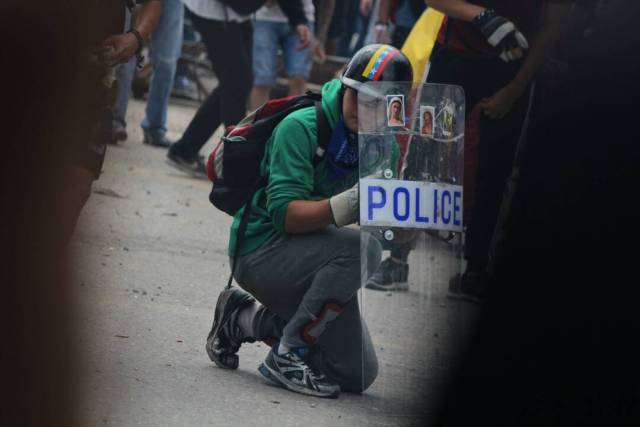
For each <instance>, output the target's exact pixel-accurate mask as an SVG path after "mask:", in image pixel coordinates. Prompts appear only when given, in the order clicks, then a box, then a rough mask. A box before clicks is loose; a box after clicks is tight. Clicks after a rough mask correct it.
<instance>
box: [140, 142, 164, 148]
mask: <svg viewBox="0 0 640 427" xmlns="http://www.w3.org/2000/svg"><path fill="white" fill-rule="evenodd" d="M142 143H143V144H145V145H150V146H152V147H156V148H169V146H170V145H171V144H169V145H162V144H153V143H151V142H148V141H142Z"/></svg>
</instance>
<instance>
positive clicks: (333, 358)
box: [235, 226, 382, 392]
mask: <svg viewBox="0 0 640 427" xmlns="http://www.w3.org/2000/svg"><path fill="white" fill-rule="evenodd" d="M363 248H367V260H366V262H365V263H362V264H363V265H366V270H367V271H363V272H362V273H363V274H366V275H367V277H368V276H369V275H371V274H372V273H373V272H374V271H375V269H376V268H377V266H378V265H379V264H380V258H381V251H382V249H381V247H380V244H379V243H377V241H372V242H367V243H366V244H363ZM363 268H364V267H363ZM360 270H361V263H360V232H359V231H358V230H355V229H350V228H340V229H338V228H336V227H334V226H329V227H327V228H325V229H324V230H321V231H317V232H314V233H308V234H276V235H274V236H273V237H271V238H270V239H269V240H268V241H267V242H265V243H264V244H263V245H262V246H261V247H260V248H259V249H258V250H256V251H254V252H252V253H249V254H247V255H244V256H242V257H240V258H239V259H238V265H237V267H236V272H235V279H236V281H237V282H238V283H239V284H240V286H241V287H242V288H243V289H244V290H246V291H247V292H249V293H251V294H252V295H253V296H254V297H255V298H256V299H257V300H258V301H260V303H262V304H257V303H256V304H254V306H252V307H248V308H246V309H244V310H243V311H242V312H241V313H239V315H238V323H239V326H240V327H241V329H242V330H243V332H244V333H245V334H246V335H248V336H251V337H252V338H254V339H257V340H265V341H269V339H278V340H281V341H282V343H283V344H284V345H286V346H288V347H298V346H308V345H309V343H310V342H309V339H310V337H311V339H313V338H317V341H316V342H315V344H316V345H315V348H316V349H317V350H319V351H317V352H315V355H316V357H315V358H314V360H313V362H312V363H313V364H317V366H318V367H319V368H320V369H322V371H323V372H324V373H325V374H326V375H328V376H329V377H330V378H332V379H333V380H335V381H336V382H337V383H338V384H340V386H341V388H342V390H343V391H347V392H361V391H363V390H365V389H366V388H367V387H369V386H370V385H371V384H372V383H373V381H374V380H375V378H376V376H377V374H378V361H377V358H376V354H375V350H374V348H373V344H372V342H371V337H370V335H369V331H368V329H367V326H366V324H365V323H364V321H363V320H362V318H361V316H360V310H359V308H358V300H357V295H356V293H357V291H358V289H359V288H360V275H361V271H360Z"/></svg>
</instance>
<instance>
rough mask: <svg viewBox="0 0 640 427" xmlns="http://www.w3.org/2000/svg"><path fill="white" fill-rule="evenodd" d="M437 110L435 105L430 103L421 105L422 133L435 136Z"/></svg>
mask: <svg viewBox="0 0 640 427" xmlns="http://www.w3.org/2000/svg"><path fill="white" fill-rule="evenodd" d="M435 111H436V109H435V107H432V106H430V105H421V106H420V135H422V136H431V137H432V136H433V118H434V116H435Z"/></svg>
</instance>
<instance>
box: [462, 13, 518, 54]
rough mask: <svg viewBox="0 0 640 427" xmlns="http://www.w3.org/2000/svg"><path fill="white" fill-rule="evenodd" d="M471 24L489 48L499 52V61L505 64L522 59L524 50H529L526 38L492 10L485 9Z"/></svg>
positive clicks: (512, 24) (509, 22) (511, 23)
mask: <svg viewBox="0 0 640 427" xmlns="http://www.w3.org/2000/svg"><path fill="white" fill-rule="evenodd" d="M471 23H472V24H473V25H474V26H475V27H476V28H478V30H480V32H481V33H482V35H484V37H485V38H486V39H487V42H489V44H490V45H491V46H493V47H495V48H497V49H499V50H500V51H501V53H500V59H502V60H503V61H505V62H510V61H514V60H516V59H519V58H522V56H523V55H524V50H525V49H529V43H528V42H527V39H526V37H525V36H524V35H523V34H522V33H521V32H520V31H519V30H518V29H517V28H516V26H515V24H514V23H513V22H511V21H509V20H508V19H507V18H504V17H502V16H500V15H497V14H496V12H495V11H494V10H493V9H485V10H484V11H482V12H481V13H480V14H478V16H476V17H475V18H473V20H472V21H471Z"/></svg>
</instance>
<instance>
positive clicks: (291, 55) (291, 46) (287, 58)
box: [282, 23, 314, 96]
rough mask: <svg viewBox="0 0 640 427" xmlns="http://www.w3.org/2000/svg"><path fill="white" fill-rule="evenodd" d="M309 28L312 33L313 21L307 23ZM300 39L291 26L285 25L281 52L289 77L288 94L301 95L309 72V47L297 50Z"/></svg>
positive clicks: (305, 88) (305, 87)
mask: <svg viewBox="0 0 640 427" xmlns="http://www.w3.org/2000/svg"><path fill="white" fill-rule="evenodd" d="M309 29H310V30H311V33H312V34H313V31H314V26H313V23H309ZM299 44H300V39H299V38H298V34H296V32H295V31H294V30H293V28H291V26H290V25H287V27H286V33H285V34H284V37H283V39H282V53H283V57H284V70H285V73H286V74H287V77H288V78H289V95H290V96H291V95H302V94H303V93H305V91H306V90H307V80H308V79H309V73H310V72H311V49H310V47H306V48H305V49H302V50H299V49H298V45H299Z"/></svg>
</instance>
